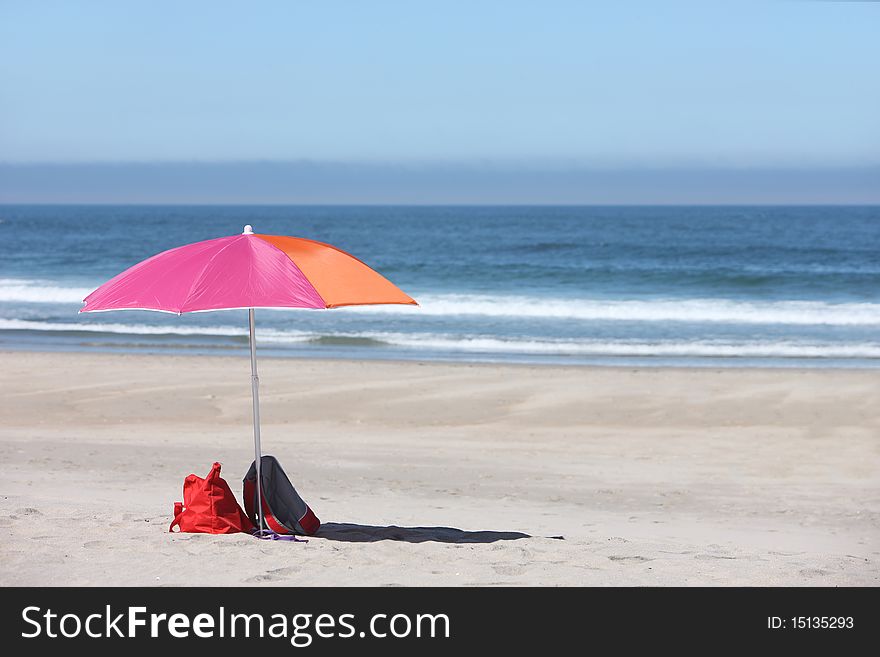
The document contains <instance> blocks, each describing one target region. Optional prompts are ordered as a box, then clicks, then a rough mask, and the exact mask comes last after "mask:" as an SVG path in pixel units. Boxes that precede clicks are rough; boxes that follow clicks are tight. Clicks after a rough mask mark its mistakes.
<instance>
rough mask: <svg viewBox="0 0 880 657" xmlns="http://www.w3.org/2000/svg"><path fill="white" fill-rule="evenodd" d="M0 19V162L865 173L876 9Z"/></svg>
mask: <svg viewBox="0 0 880 657" xmlns="http://www.w3.org/2000/svg"><path fill="white" fill-rule="evenodd" d="M0 7H2V9H0V94H2V96H0V162H3V163H4V164H5V165H16V164H30V165H32V164H35V163H66V164H69V163H102V162H117V163H131V162H135V163H136V162H140V163H143V162H157V161H158V162H207V163H217V162H227V161H237V162H240V161H317V162H328V163H337V164H339V163H357V164H358V165H359V166H360V165H364V164H371V163H372V164H376V165H381V166H386V167H387V166H399V165H416V166H428V167H430V166H434V165H441V166H443V167H448V166H450V165H451V164H455V163H460V164H462V166H468V167H474V166H476V167H481V166H482V167H485V166H488V167H502V168H504V169H510V168H517V167H520V168H522V169H524V170H529V169H551V170H556V169H558V168H560V167H562V168H571V169H602V170H630V169H676V168H683V169H694V168H701V167H708V168H716V169H742V168H761V169H774V168H780V169H792V168H794V169H804V168H807V169H809V168H812V169H827V168H841V167H843V168H847V167H849V168H859V167H869V168H870V167H876V166H877V165H880V82H878V73H877V71H878V69H880V39H878V38H877V35H878V34H880V4H878V3H859V2H854V3H848V2H762V3H693V2H662V3H660V2H651V3H648V2H627V3H587V2H562V1H560V2H546V3H526V2H512V1H508V2H453V1H446V2H383V1H381V0H374V1H373V2H355V1H351V2H324V3H318V2H311V3H304V2H264V3H241V2H234V3H233V2H217V1H214V2H194V1H190V2H164V1H155V0H154V1H153V2H149V3H119V2H88V1H80V2H76V3H72V2H19V1H13V0H0ZM0 186H2V183H0ZM0 192H2V189H0ZM3 198H4V196H3V195H2V194H0V200H2V199H3ZM5 198H9V195H8V194H7V195H6V196H5Z"/></svg>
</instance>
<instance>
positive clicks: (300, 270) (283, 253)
mask: <svg viewBox="0 0 880 657" xmlns="http://www.w3.org/2000/svg"><path fill="white" fill-rule="evenodd" d="M254 237H258V238H260V241H261V242H263V244H267V245H269V246H271V247H272V248H273V249H275V250H276V251H278V252H280V253H281V254H282V255H283V256H284V257H285V258H287V261H288V262H289V263H290V264H291V265H293V268H294V269H296V270H297V271H298V272H299V275H300V276H302V279H303V280H304V281H305V282H306V283H308V284H309V287H310V288H312V290H314V291H315V294H316V295H317V297H318V298H319V299H320V300H321V303H323V304H324V308H330V305H329V304H328V303H327V300H326V299H325V298H324V297H323V296H321V293H320V292H318V288H316V287H315V284H314V283H312V281H311V280H309V277H308V276H306V273H305V272H304V271H303V270H302V269H300V268H299V265H297V264H296V263H295V262H294V261H293V258H291V257H290V254H289V253H287V251H285V250H284V249H281V248H278V247H277V246H275V245H274V244H272V242H270V241H269V240H264V239H263V238H262V237H260V236H259V235H254ZM308 241H312V240H308ZM317 243H318V244H320V242H317ZM337 250H338V249H337ZM342 253H345V251H342Z"/></svg>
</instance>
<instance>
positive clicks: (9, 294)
mask: <svg viewBox="0 0 880 657" xmlns="http://www.w3.org/2000/svg"><path fill="white" fill-rule="evenodd" d="M93 289H94V288H86V287H65V286H62V285H57V284H55V283H53V282H52V281H44V280H35V279H26V278H0V301H7V302H8V301H20V302H24V303H80V302H81V301H82V300H83V299H84V298H85V297H86V296H88V295H89V294H90V293H91V292H92V290H93Z"/></svg>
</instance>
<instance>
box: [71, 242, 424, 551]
mask: <svg viewBox="0 0 880 657" xmlns="http://www.w3.org/2000/svg"><path fill="white" fill-rule="evenodd" d="M83 304H84V305H83V307H82V308H81V309H80V312H81V313H89V312H104V311H109V310H155V311H159V312H166V313H173V314H175V315H181V314H183V313H190V312H205V311H211V310H231V309H241V310H247V311H248V324H249V328H250V351H251V394H252V396H253V417H254V455H255V459H254V460H255V463H256V470H257V472H256V475H257V481H258V482H259V481H262V479H261V474H260V462H261V460H262V459H261V457H262V448H261V446H260V394H259V382H260V380H259V377H258V376H257V345H256V341H255V336H254V333H255V322H254V309H259V308H339V307H340V306H360V305H374V304H416V302H415V301H414V300H413V299H412V298H410V297H409V296H407V295H406V294H404V293H403V292H402V291H401V290H400V289H398V288H397V287H396V286H395V285H394V284H393V283H391V282H390V281H389V280H388V279H386V278H385V277H383V276H382V275H381V274H379V273H377V272H376V271H374V270H372V269H370V268H369V267H368V266H367V265H366V264H364V263H363V262H361V261H360V260H358V259H357V258H355V257H354V256H352V255H349V254H348V253H346V252H345V251H342V250H340V249H337V248H336V247H335V246H331V245H330V244H323V243H321V242H315V241H313V240H308V239H303V238H299V237H284V236H280V235H258V234H256V233H254V231H253V229H252V228H251V226H245V227H244V232H243V233H242V234H241V235H232V236H230V237H220V238H217V239H213V240H206V241H204V242H196V243H195V244H187V245H186V246H180V247H177V248H175V249H171V250H169V251H164V252H162V253H159V254H158V255H154V256H153V257H151V258H147V259H146V260H144V261H143V262H140V263H138V264H136V265H134V266H133V267H131V268H129V269H127V270H125V271H124V272H122V273H121V274H119V275H118V276H116V277H114V278H112V279H110V280H109V281H107V282H106V283H104V284H103V285H102V286H101V287H99V288H98V289H97V290H95V291H94V292H92V293H91V294H90V295H88V296H87V297H86V298H85V299H84V300H83ZM256 489H257V509H258V513H259V523H260V524H259V527H258V529H259V532H260V534H259V535H261V536H262V535H263V534H264V533H271V532H269V531H268V530H266V532H264V531H263V508H262V500H261V499H260V486H257V487H256Z"/></svg>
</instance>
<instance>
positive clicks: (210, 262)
mask: <svg viewBox="0 0 880 657" xmlns="http://www.w3.org/2000/svg"><path fill="white" fill-rule="evenodd" d="M235 237H237V238H239V239H241V238H242V237H244V236H243V235H236V236H235ZM237 241H238V239H233V240H230V241H229V243H228V244H224V245H223V247H222V248H221V249H220V250H219V251H217V253H215V254H214V255H212V256H211V258H210V259H209V260H208V262H206V263H205V266H204V267H202V270H201V271H200V272H199V274H198V276H196V277H195V278H194V279H193V282H192V284H191V285H190V286H189V290H188V291H187V293H186V296H185V297H184V298H183V303H181V304H180V309H179V310H178V311H177V314H178V315H180V314H182V313H183V312H184V310H183V309H184V308H185V307H186V304H187V302H188V301H189V295H191V294H192V291H193V290H194V289H195V287H196V284H197V283H198V282H199V281H201V280H202V277H203V276H204V275H205V272H206V271H208V267H210V266H211V265H212V264H213V263H214V259H215V258H216V257H217V256H219V255H220V254H221V253H223V252H224V251H225V250H226V249H228V248H229V247H230V246H232V245H233V244H235V243H236V242H237Z"/></svg>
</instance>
